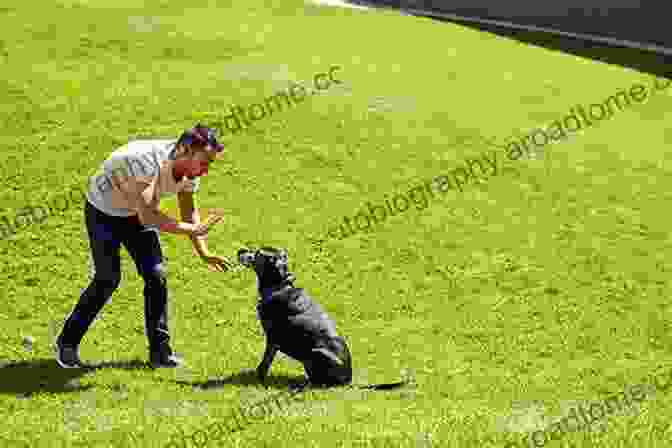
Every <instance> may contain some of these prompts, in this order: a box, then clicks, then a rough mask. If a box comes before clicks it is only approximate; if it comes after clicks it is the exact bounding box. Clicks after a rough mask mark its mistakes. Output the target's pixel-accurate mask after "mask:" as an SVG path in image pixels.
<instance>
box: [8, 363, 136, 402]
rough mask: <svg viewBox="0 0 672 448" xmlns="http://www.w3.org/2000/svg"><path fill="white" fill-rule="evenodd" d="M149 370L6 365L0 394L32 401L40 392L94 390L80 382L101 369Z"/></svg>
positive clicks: (132, 366)
mask: <svg viewBox="0 0 672 448" xmlns="http://www.w3.org/2000/svg"><path fill="white" fill-rule="evenodd" d="M143 368H149V366H148V365H147V364H146V363H145V362H142V361H140V360H132V361H120V362H103V363H100V364H92V365H87V366H86V367H82V368H79V369H64V368H62V367H60V366H59V365H58V364H57V363H56V361H55V360H53V359H35V360H31V361H18V362H11V361H10V362H5V363H3V364H0V394H8V395H23V396H24V397H29V396H30V395H32V394H35V393H38V392H50V393H67V392H82V391H85V390H88V389H91V388H92V387H93V386H91V385H87V386H81V385H79V381H78V379H79V378H80V377H82V376H84V375H86V374H87V373H90V372H93V371H95V370H98V369H122V370H137V369H143Z"/></svg>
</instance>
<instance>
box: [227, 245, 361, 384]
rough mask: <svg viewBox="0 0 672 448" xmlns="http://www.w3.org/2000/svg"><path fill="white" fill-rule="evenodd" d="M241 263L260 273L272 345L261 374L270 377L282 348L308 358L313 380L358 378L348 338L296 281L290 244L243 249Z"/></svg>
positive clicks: (262, 317) (261, 307) (260, 310)
mask: <svg viewBox="0 0 672 448" xmlns="http://www.w3.org/2000/svg"><path fill="white" fill-rule="evenodd" d="M238 261H239V262H240V264H241V265H243V266H245V267H248V268H252V269H254V271H255V273H256V275H257V289H258V293H259V301H258V302H257V317H258V318H259V321H260V322H261V326H262V327H263V330H264V333H265V335H266V349H265V350H264V354H263V357H262V360H261V362H260V363H259V366H258V367H257V369H256V373H257V377H258V378H259V380H260V381H262V382H265V379H266V376H267V374H268V371H269V369H270V367H271V364H272V363H273V359H274V358H275V355H276V354H277V352H278V351H281V352H282V353H284V354H285V355H287V356H289V357H290V358H293V359H295V360H297V361H299V362H301V363H302V364H303V367H304V370H305V372H306V376H307V382H306V383H305V384H304V385H303V387H305V386H306V385H311V386H318V387H333V386H345V385H348V384H351V383H352V358H351V355H350V349H349V347H348V344H347V342H346V340H345V338H343V337H342V336H340V335H339V334H338V333H337V331H336V324H335V323H334V321H333V319H331V318H330V317H329V315H328V314H327V313H326V312H325V310H324V309H323V308H322V306H321V305H320V304H319V303H317V302H316V301H315V300H313V298H312V297H311V296H309V295H308V294H307V293H306V291H305V290H304V289H303V288H297V287H295V286H294V281H295V278H296V277H295V276H294V274H293V273H291V272H289V266H288V254H287V251H286V250H284V249H276V248H273V247H268V246H265V247H261V248H259V249H258V250H255V251H252V250H250V249H246V248H242V249H240V250H239V251H238Z"/></svg>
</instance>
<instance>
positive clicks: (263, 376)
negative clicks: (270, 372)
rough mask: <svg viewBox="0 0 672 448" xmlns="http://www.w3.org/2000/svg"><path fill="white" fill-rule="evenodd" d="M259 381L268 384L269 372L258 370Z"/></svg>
mask: <svg viewBox="0 0 672 448" xmlns="http://www.w3.org/2000/svg"><path fill="white" fill-rule="evenodd" d="M256 374H257V379H258V380H259V381H261V382H262V383H265V382H266V376H267V371H266V370H265V369H260V368H257V370H256Z"/></svg>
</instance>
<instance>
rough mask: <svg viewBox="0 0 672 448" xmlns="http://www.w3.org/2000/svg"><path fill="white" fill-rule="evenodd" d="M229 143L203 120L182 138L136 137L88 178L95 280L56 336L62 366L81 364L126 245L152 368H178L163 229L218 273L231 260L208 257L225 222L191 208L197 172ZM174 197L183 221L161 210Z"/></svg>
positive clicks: (114, 285)
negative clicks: (183, 238)
mask: <svg viewBox="0 0 672 448" xmlns="http://www.w3.org/2000/svg"><path fill="white" fill-rule="evenodd" d="M223 149H224V146H223V145H222V144H220V143H218V142H217V137H216V134H215V132H214V130H212V129H210V128H207V127H205V126H202V125H200V124H199V125H196V126H195V127H194V128H192V129H190V130H188V131H185V132H184V133H183V134H182V136H181V137H180V138H179V139H178V140H177V141H175V140H140V141H131V142H130V143H128V144H127V145H126V146H123V147H121V148H119V149H117V150H116V151H114V152H113V153H112V154H111V155H110V156H109V157H108V158H107V160H105V161H104V162H103V164H102V166H101V168H100V170H99V171H98V172H97V173H96V174H95V175H94V176H92V177H91V179H90V182H89V189H88V193H87V195H86V199H87V201H86V204H85V213H84V216H85V221H86V227H87V231H88V235H89V241H90V247H91V255H92V260H93V267H94V273H93V279H92V280H91V283H90V284H89V286H88V287H87V288H86V289H85V290H84V292H83V293H82V295H81V297H80V299H79V302H78V303H77V305H76V306H75V308H74V310H73V311H72V313H71V314H70V316H69V317H68V319H67V320H66V322H65V325H64V326H63V329H62V331H61V333H60V335H59V336H58V338H57V339H56V347H55V350H56V360H57V362H58V364H59V365H60V366H61V367H64V368H76V367H81V366H82V362H81V361H80V359H79V350H78V349H79V344H80V342H81V340H82V338H83V337H84V334H85V333H86V331H87V330H88V328H89V326H90V325H91V323H92V322H93V320H94V319H95V317H96V315H97V314H98V313H99V312H100V310H101V308H102V307H103V305H104V304H105V303H107V301H108V300H109V299H110V297H111V296H112V293H113V292H114V291H115V290H116V289H117V287H118V286H119V282H120V279H121V267H120V264H121V263H120V261H121V258H120V254H119V252H120V246H121V245H122V244H123V245H124V247H125V248H126V250H127V251H128V253H129V255H130V256H131V257H132V258H133V261H134V262H135V265H136V269H137V271H138V274H140V276H141V277H142V278H143V280H144V282H145V287H144V296H145V331H146V334H147V338H148V340H149V358H150V364H151V365H152V367H155V368H156V367H178V366H181V365H183V364H184V362H183V361H182V360H181V359H180V358H178V357H177V356H175V355H174V353H173V351H172V349H171V347H170V343H169V333H168V315H167V302H168V290H167V283H166V276H165V268H164V265H163V256H162V253H161V246H160V242H159V236H158V232H159V231H161V232H167V233H173V234H178V235H188V236H189V237H190V238H191V240H192V243H193V245H194V248H195V250H196V252H197V253H198V255H199V256H200V257H201V258H202V259H203V261H205V262H206V263H208V264H209V265H211V267H212V268H213V269H214V270H217V271H220V272H221V271H225V270H228V269H230V268H231V267H232V266H233V265H232V263H231V262H230V261H229V260H227V259H226V258H223V257H219V256H216V255H212V254H210V252H209V251H208V248H207V245H206V243H205V237H206V235H207V233H208V231H209V230H210V227H211V226H212V225H214V224H215V223H216V222H218V221H219V220H221V219H222V217H221V216H216V217H214V219H209V220H208V222H206V223H201V221H200V214H199V212H198V210H197V209H196V208H195V207H194V197H193V194H194V193H195V192H197V191H198V187H199V182H200V179H199V177H200V176H203V175H206V174H207V173H208V167H209V165H210V163H212V162H213V161H214V160H215V159H216V157H217V155H218V154H219V153H221V151H222V150H223ZM173 194H177V198H178V203H179V207H180V214H181V217H182V221H181V222H178V221H176V220H174V219H173V218H171V217H170V216H168V215H166V214H164V213H162V212H161V211H160V209H159V202H160V200H161V198H163V197H165V196H168V195H173Z"/></svg>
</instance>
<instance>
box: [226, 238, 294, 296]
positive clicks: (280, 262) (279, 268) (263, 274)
mask: <svg viewBox="0 0 672 448" xmlns="http://www.w3.org/2000/svg"><path fill="white" fill-rule="evenodd" d="M238 261H239V262H240V264H242V265H243V266H245V267H248V268H252V269H254V272H255V273H256V274H257V279H258V281H259V289H266V288H273V287H276V286H280V285H284V284H287V283H291V282H292V281H294V275H293V274H292V273H291V272H289V265H288V261H289V257H288V254H287V251H286V250H285V249H276V248H274V247H261V248H259V249H257V250H256V251H255V250H251V249H246V248H243V249H240V250H239V251H238Z"/></svg>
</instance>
